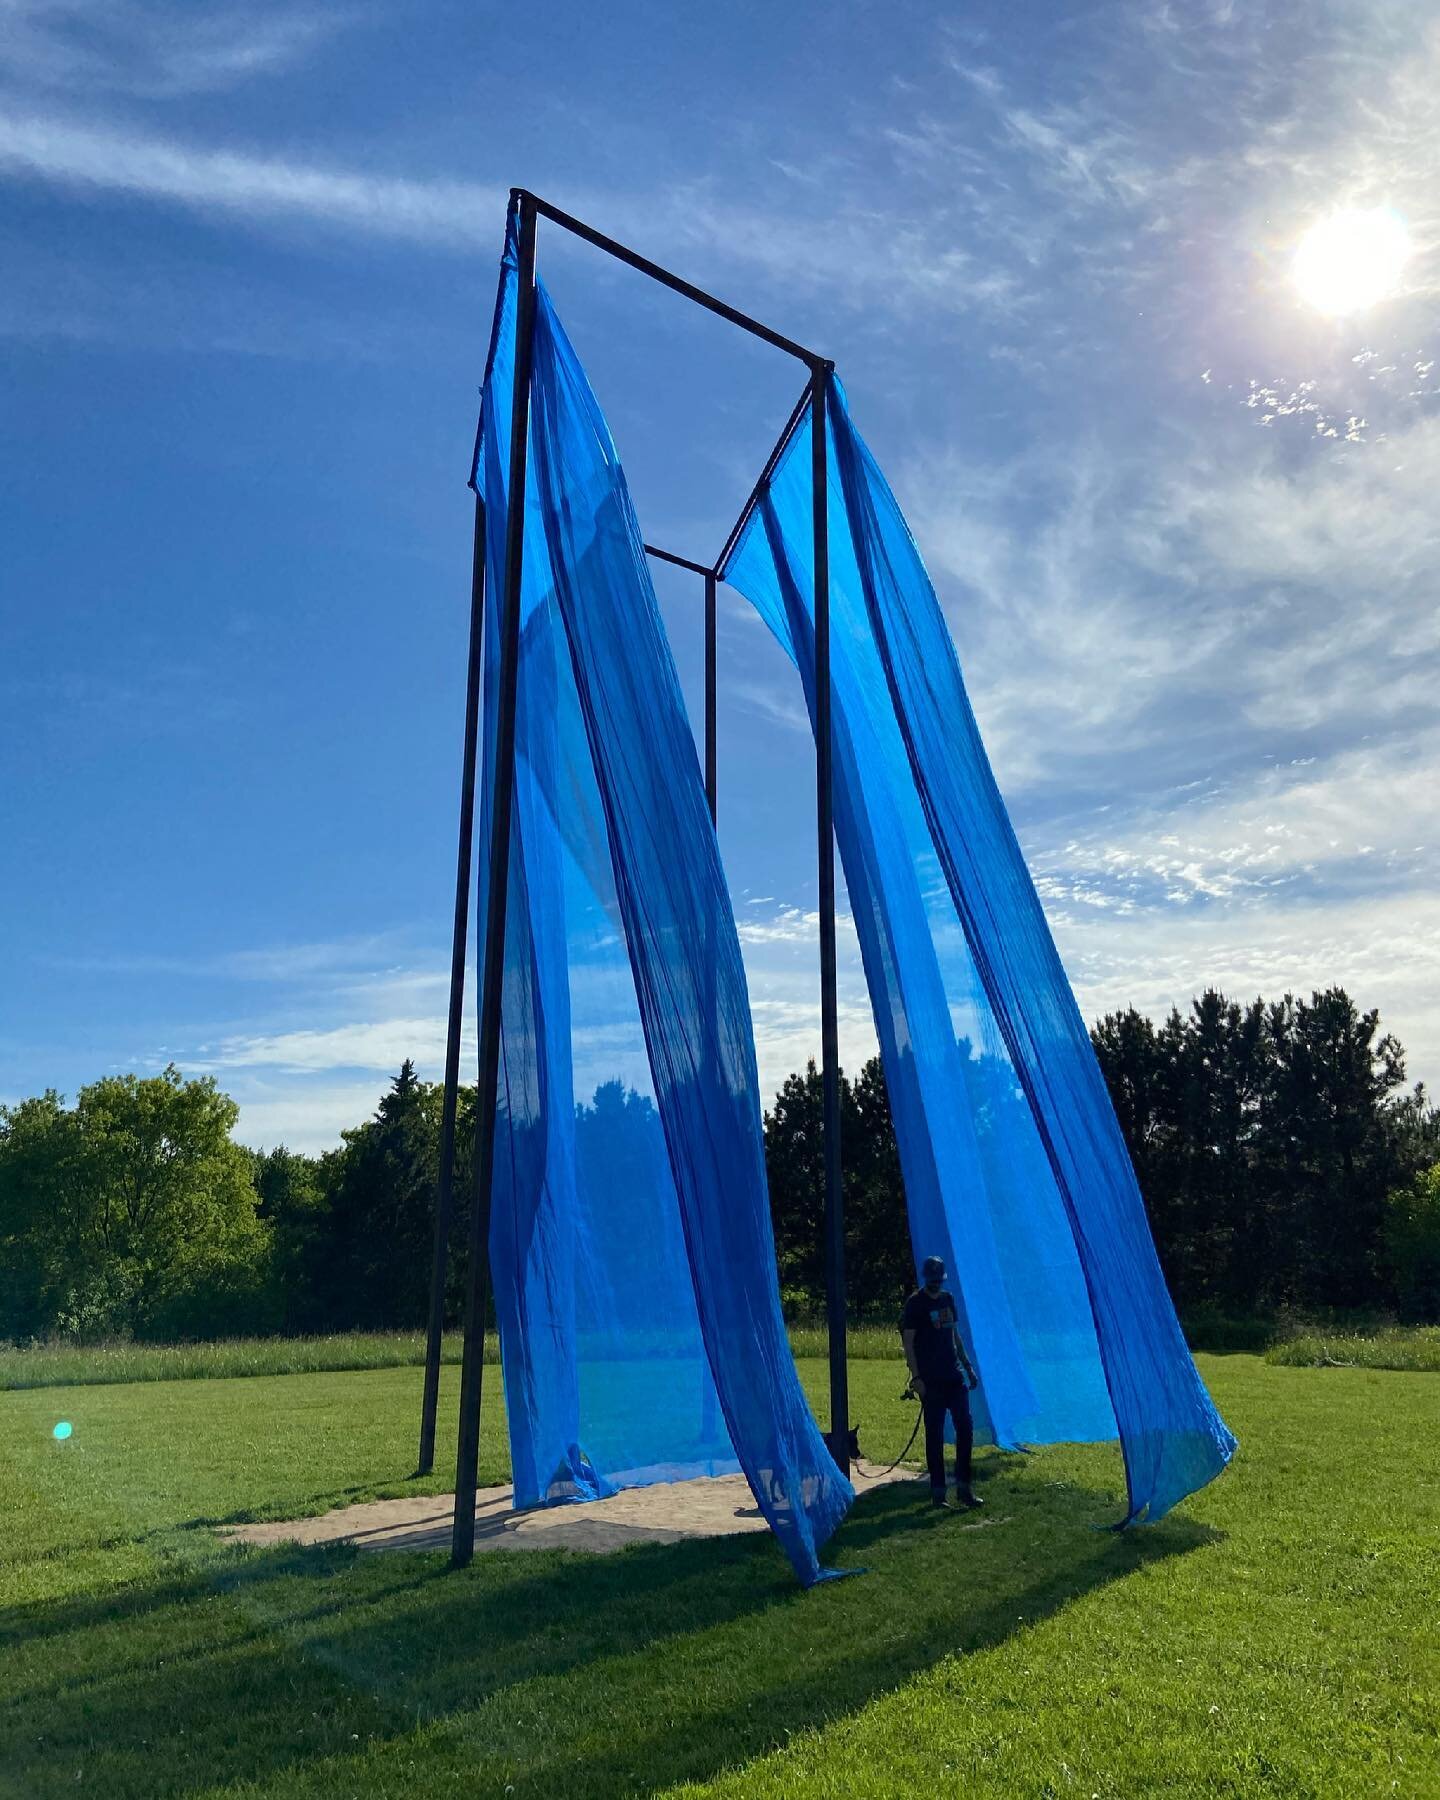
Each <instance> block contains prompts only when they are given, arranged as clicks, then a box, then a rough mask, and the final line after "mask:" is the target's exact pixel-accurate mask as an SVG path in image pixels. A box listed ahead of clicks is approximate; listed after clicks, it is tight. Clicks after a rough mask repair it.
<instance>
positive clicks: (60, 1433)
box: [51, 1419, 75, 1444]
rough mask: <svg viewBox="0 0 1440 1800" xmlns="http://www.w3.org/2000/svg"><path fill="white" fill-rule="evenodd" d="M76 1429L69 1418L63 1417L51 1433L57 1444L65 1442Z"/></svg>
mask: <svg viewBox="0 0 1440 1800" xmlns="http://www.w3.org/2000/svg"><path fill="white" fill-rule="evenodd" d="M74 1429H75V1427H74V1426H73V1425H72V1424H71V1423H70V1421H69V1420H68V1419H62V1420H61V1421H60V1423H59V1424H58V1425H57V1426H56V1427H55V1429H54V1431H53V1432H52V1433H51V1435H52V1437H53V1438H54V1439H55V1442H56V1443H57V1444H63V1443H64V1442H65V1440H66V1439H67V1438H68V1437H69V1436H70V1434H71V1432H72V1431H74Z"/></svg>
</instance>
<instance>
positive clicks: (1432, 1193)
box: [1383, 1163, 1440, 1324]
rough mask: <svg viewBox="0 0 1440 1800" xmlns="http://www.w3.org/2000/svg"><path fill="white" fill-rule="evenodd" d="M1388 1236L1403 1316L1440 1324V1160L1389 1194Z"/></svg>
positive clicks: (1391, 1271) (1387, 1247) (1392, 1276)
mask: <svg viewBox="0 0 1440 1800" xmlns="http://www.w3.org/2000/svg"><path fill="white" fill-rule="evenodd" d="M1383 1235H1384V1249H1385V1263H1386V1269H1387V1273H1388V1275H1389V1277H1390V1280H1391V1283H1392V1284H1393V1288H1394V1294H1395V1299H1396V1303H1397V1305H1398V1306H1399V1309H1400V1312H1401V1315H1402V1317H1404V1318H1405V1319H1406V1320H1408V1321H1410V1322H1411V1323H1413V1324H1440V1163H1436V1164H1435V1165H1434V1166H1433V1167H1432V1168H1429V1169H1426V1170H1424V1171H1423V1173H1421V1174H1419V1175H1417V1176H1416V1177H1415V1179H1414V1180H1413V1181H1411V1182H1408V1183H1407V1184H1406V1185H1405V1186H1404V1187H1401V1188H1397V1189H1396V1190H1395V1192H1394V1193H1392V1194H1391V1195H1390V1198H1389V1202H1388V1204H1387V1206H1386V1209H1385V1227H1384V1234H1383Z"/></svg>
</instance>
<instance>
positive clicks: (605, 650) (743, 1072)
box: [476, 217, 853, 1582]
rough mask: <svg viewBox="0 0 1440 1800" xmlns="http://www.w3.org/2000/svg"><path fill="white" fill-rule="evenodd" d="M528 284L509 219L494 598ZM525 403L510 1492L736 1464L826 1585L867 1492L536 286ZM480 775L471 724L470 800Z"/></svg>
mask: <svg viewBox="0 0 1440 1800" xmlns="http://www.w3.org/2000/svg"><path fill="white" fill-rule="evenodd" d="M515 284H516V251H515V241H514V221H513V217H512V222H511V231H510V233H509V235H508V237H507V252H506V258H505V264H504V269H503V273H502V284H501V296H500V301H499V305H498V307H497V313H496V325H495V332H494V337H493V341H492V346H491V354H490V360H489V366H488V369H487V375H486V383H485V391H484V398H483V404H482V429H481V436H480V442H479V446H478V449H477V463H476V479H477V482H478V484H479V485H480V486H481V489H482V491H483V494H484V497H485V501H486V512H487V556H488V564H487V567H488V582H489V591H490V593H491V594H498V593H499V592H501V581H500V575H501V569H502V566H503V558H504V536H505V513H506V507H505V493H506V473H507V467H508V444H509V434H510V417H511V405H510V400H511V389H512V384H513V359H514V350H513V346H514V290H515ZM531 393H532V398H531V426H530V459H529V474H528V478H527V491H526V533H525V566H524V579H523V584H522V620H521V660H520V672H519V709H518V714H517V720H516V733H517V763H516V793H515V805H514V812H513V815H512V839H511V858H510V890H509V903H508V910H507V919H506V957H505V989H504V998H503V1007H502V1015H503V1017H502V1059H501V1088H500V1095H499V1109H498V1119H497V1143H496V1151H497V1154H496V1174H495V1183H494V1188H493V1193H492V1225H491V1240H490V1248H491V1259H492V1267H493V1274H494V1284H495V1295H496V1308H497V1312H498V1315H499V1323H500V1334H501V1345H502V1360H503V1366H504V1377H505V1392H506V1401H507V1409H508V1413H509V1421H510V1436H511V1451H512V1460H513V1465H514V1471H515V1498H516V1503H517V1504H518V1505H533V1504H536V1503H540V1502H545V1501H556V1500H564V1499H569V1498H579V1497H590V1496H595V1495H600V1494H604V1493H607V1492H609V1491H612V1490H613V1489H614V1488H615V1487H618V1486H623V1485H635V1484H638V1483H643V1482H649V1481H657V1480H671V1479H679V1478H683V1477H686V1476H695V1475H706V1474H715V1473H720V1472H723V1471H726V1470H733V1469H735V1468H737V1467H739V1468H741V1469H743V1470H744V1473H745V1474H746V1476H747V1477H748V1479H749V1482H750V1486H751V1489H752V1491H753V1493H754V1495H755V1499H756V1502H757V1504H758V1505H759V1507H760V1509H761V1511H762V1512H763V1514H764V1516H765V1517H766V1519H767V1520H768V1522H769V1524H770V1526H771V1528H772V1530H773V1531H774V1532H775V1534H776V1536H777V1537H778V1539H779V1540H780V1543H781V1545H782V1547H783V1548H784V1550H785V1552H786V1554H787V1556H788V1557H789V1558H790V1561H791V1563H792V1565H793V1566H794V1568H795V1570H796V1572H797V1574H798V1575H799V1576H800V1578H801V1579H802V1580H803V1581H806V1582H812V1581H814V1580H816V1579H818V1578H820V1576H821V1575H822V1573H823V1571H822V1570H821V1569H820V1566H819V1559H818V1552H819V1548H820V1546H821V1545H822V1544H823V1543H824V1542H825V1540H826V1539H827V1538H828V1537H829V1536H830V1534H831V1533H832V1532H833V1530H834V1528H835V1526H836V1525H837V1524H838V1523H839V1521H840V1519H841V1518H842V1517H843V1516H844V1513H845V1511H846V1509H847V1508H848V1506H849V1505H850V1503H851V1501H852V1499H853V1491H852V1489H851V1487H850V1484H849V1483H848V1482H847V1481H846V1480H845V1479H844V1478H843V1476H842V1475H841V1474H840V1472H839V1470H838V1469H837V1467H836V1465H835V1463H834V1461H833V1459H832V1458H831V1456H830V1454H829V1452H828V1451H827V1449H826V1448H825V1445H824V1442H823V1440H822V1438H821V1436H820V1433H819V1430H818V1428H817V1426H816V1424H815V1421H814V1419H813V1417H812V1415H811V1413H810V1410H809V1407H808V1405H807V1403H806V1401H805V1397H804V1394H803V1392H802V1391H801V1388H800V1384H799V1380H798V1377H797V1375H796V1372H795V1367H794V1363H793V1361H792V1360H791V1357H790V1352H789V1345H788V1341H787V1338H786V1333H785V1326H784V1321H783V1319H782V1317H781V1313H780V1301H779V1290H778V1286H777V1281H776V1274H775V1253H774V1243H773V1239H772V1235H771V1229H770V1214H769V1202H768V1196H767V1192H766V1185H765V1164H764V1147H763V1139H762V1134H761V1116H760V1095H759V1084H758V1078H757V1075H756V1069H755V1054H754V1043H753V1038H752V1034H751V1025H750V1008H749V1000H748V996H747V993H746V987H745V976H744V968H743V965H742V963H741V960H740V947H739V940H738V937H737V934H736V929H735V922H734V916H733V911H732V908H731V904H730V899H729V895H728V892H727V890H726V886H725V880H724V875H723V872H722V870H721V867H720V860H719V852H718V847H717V844H716V841H715V835H714V831H713V829H712V827H711V823H710V818H709V813H708V811H707V810H706V805H705V797H704V788H703V783H702V779H701V775H700V769H699V764H698V760H697V757H696V752H695V746H694V740H693V737H692V735H691V732H690V728H689V724H688V721H687V718H686V715H685V710H684V705H683V701H682V699H681V694H680V687H679V682H678V679H677V676H676V673H675V668H674V665H673V662H672V660H671V656H670V651H669V646H668V644H667V642H666V639H665V635H664V631H663V627H662V626H661V623H660V617H659V611H658V608H657V605H656V602H655V597H654V593H653V591H652V589H651V586H650V578H649V572H648V568H647V566H646V559H645V555H644V551H643V549H642V546H641V537H640V533H639V529H638V526H637V525H636V522H635V516H634V512H633V509H632V507H631V504H630V498H629V494H628V492H627V490H626V486H625V481H624V476H623V475H622V473H621V470H620V465H619V461H618V458H617V457H616V454H615V450H614V446H613V445H612V443H611V441H610V437H609V432H608V429H607V427H606V425H605V421H604V419H603V417H602V416H601V413H600V410H599V407H598V406H597V405H596V402H595V398H594V396H593V394H592V393H591V391H590V388H589V384H588V382H587V381H586V379H585V375H584V372H583V370H582V369H581V367H580V365H579V363H578V361H577V360H576V358H575V355H574V353H573V351H572V350H571V348H570V345H569V344H568V342H567V341H566V339H565V336H564V333H563V331H562V330H561V327H560V325H559V322H558V321H557V319H556V317H555V314H554V311H553V308H552V307H551V304H550V301H549V297H548V295H547V294H546V293H545V292H544V290H543V288H542V289H541V290H540V292H539V294H538V296H537V320H536V331H535V352H534V374H533V380H532V390H531ZM487 612H488V614H489V619H488V621H487V641H486V671H487V685H486V700H487V716H488V717H490V718H492V719H493V716H494V709H493V706H492V705H491V701H492V699H493V693H494V688H495V682H496V664H497V660H498V625H497V622H496V614H497V612H498V608H497V607H495V606H493V605H492V606H491V607H489V608H488V609H487ZM493 783H494V753H493V744H492V743H490V742H488V741H487V744H486V759H485V777H484V795H485V802H484V805H483V807H482V815H483V813H486V812H488V810H489V796H490V795H491V794H492V793H493ZM484 828H485V820H484V818H483V816H482V830H483V829H484ZM481 841H482V842H483V841H485V840H484V839H483V837H482V840H481ZM482 925H483V921H482Z"/></svg>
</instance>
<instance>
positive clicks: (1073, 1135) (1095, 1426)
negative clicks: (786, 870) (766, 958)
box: [723, 378, 1234, 1520]
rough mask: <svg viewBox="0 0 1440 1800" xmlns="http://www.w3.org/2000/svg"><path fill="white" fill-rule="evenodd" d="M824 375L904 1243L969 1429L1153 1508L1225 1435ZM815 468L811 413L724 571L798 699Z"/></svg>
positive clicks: (1067, 1001) (874, 485)
mask: <svg viewBox="0 0 1440 1800" xmlns="http://www.w3.org/2000/svg"><path fill="white" fill-rule="evenodd" d="M829 394H830V398H831V404H830V406H829V407H828V418H829V421H830V429H829V432H828V434H827V461H828V469H829V507H828V518H829V528H830V583H831V587H830V594H831V634H832V647H831V654H832V676H833V681H834V705H835V716H836V772H837V794H836V830H837V836H838V839H839V844H840V851H841V857H842V861H843V864H844V868H845V878H846V883H847V886H848V888H849V891H850V896H851V903H852V907H853V910H854V914H855V923H856V929H857V932H858V935H859V938H860V944H861V951H862V955H863V958H864V962H865V971H866V977H867V980H868V983H869V987H870V993H871V998H872V1002H873V1004H874V1010H875V1020H876V1027H877V1031H878V1034H879V1037H880V1044H881V1054H882V1058H883V1062H884V1067H885V1077H886V1085H887V1088H888V1090H889V1093H890V1099H891V1107H892V1111H893V1113H894V1117H895V1127H896V1136H897V1139H898V1143H899V1149H900V1158H901V1167H902V1171H903V1174H904V1178H905V1188H906V1200H907V1205H908V1208H909V1215H910V1226H911V1240H912V1244H913V1246H914V1250H915V1255H916V1259H917V1262H918V1260H919V1259H920V1258H921V1257H923V1256H924V1255H926V1254H928V1253H929V1252H931V1251H932V1250H934V1251H936V1252H937V1253H938V1254H940V1255H943V1256H945V1257H946V1260H947V1262H948V1263H949V1266H950V1268H951V1271H952V1276H953V1280H952V1286H954V1287H955V1288H956V1289H957V1298H958V1299H959V1300H960V1304H961V1305H962V1307H963V1310H964V1312H965V1315H966V1320H967V1324H968V1328H969V1331H970V1334H971V1339H972V1341H973V1343H974V1346H975V1353H976V1360H977V1363H978V1368H979V1372H980V1378H981V1393H980V1400H981V1403H982V1404H981V1407H980V1412H981V1418H980V1421H979V1422H980V1425H981V1428H982V1430H985V1431H987V1432H988V1434H989V1435H990V1436H992V1437H993V1438H994V1439H996V1440H997V1441H999V1442H1000V1443H1003V1444H1013V1443H1025V1442H1030V1443H1036V1442H1054V1441H1057V1440H1060V1439H1086V1438H1109V1437H1114V1436H1116V1435H1117V1434H1118V1436H1119V1439H1120V1443H1121V1447H1122V1450H1123V1452H1124V1457H1125V1468H1126V1476H1127V1483H1128V1488H1129V1511H1128V1519H1129V1520H1135V1519H1138V1518H1140V1517H1142V1516H1145V1517H1148V1518H1151V1519H1156V1518H1159V1517H1161V1516H1162V1515H1163V1514H1164V1513H1165V1512H1166V1511H1168V1510H1169V1508H1170V1507H1172V1506H1173V1505H1174V1504H1175V1502H1176V1501H1177V1500H1179V1499H1182V1498H1183V1497H1184V1496H1185V1495H1186V1494H1188V1493H1192V1492H1193V1491H1194V1490H1195V1489H1196V1488H1198V1487H1200V1486H1202V1485H1203V1484H1204V1483H1205V1482H1207V1481H1209V1480H1210V1479H1211V1478H1212V1477H1213V1476H1215V1475H1216V1474H1217V1473H1218V1472H1219V1471H1220V1470H1221V1469H1222V1468H1223V1467H1224V1466H1225V1463H1226V1462H1227V1461H1228V1460H1229V1457H1230V1455H1231V1453H1232V1451H1233V1449H1234V1439H1233V1438H1232V1437H1231V1435H1230V1433H1229V1432H1228V1431H1227V1430H1226V1428H1225V1426H1224V1424H1223V1423H1222V1421H1221V1419H1220V1417H1219V1415H1218V1413H1217V1412H1216V1410H1215V1408H1214V1406H1213V1404H1212V1403H1211V1400H1210V1397H1209V1395H1208V1394H1207V1393H1206V1391H1205V1388H1204V1386H1203V1384H1202V1383H1201V1381H1200V1377H1199V1375H1198V1373H1197V1371H1196V1369H1195V1365H1194V1362H1193V1361H1192V1359H1191V1357H1190V1353H1189V1351H1188V1349H1187V1348H1186V1346H1185V1342H1184V1340H1183V1338H1182V1336H1181V1333H1180V1328H1179V1325H1178V1323H1177V1321H1176V1318H1175V1312H1174V1308H1173V1307H1172V1305H1171V1302H1170V1297H1169V1294H1168V1292H1167V1291H1166V1288H1165V1283H1164V1279H1163V1277H1162V1275H1161V1272H1160V1265H1159V1262H1158V1260H1157V1258H1156V1255H1155V1250H1154V1245H1153V1243H1152V1240H1151V1237H1150V1231H1149V1226H1148V1223H1147V1221H1146V1218H1145V1212H1144V1207H1143V1205H1142V1202H1141V1199H1140V1194H1139V1190H1138V1188H1137V1186H1136V1183H1135V1177H1134V1173H1133V1171H1132V1169H1131V1166H1130V1160H1129V1156H1128V1154H1127V1152H1126V1149H1125V1145H1124V1142H1123V1140H1122V1138H1121V1136H1120V1131H1119V1127H1118V1125H1117V1124H1116V1121H1115V1115H1114V1112H1113V1110H1112V1108H1111V1105H1110V1100H1109V1096H1108V1094H1107V1093H1106V1090H1105V1085H1104V1080H1103V1078H1102V1076H1101V1074H1100V1070H1099V1066H1098V1064H1097V1062H1096V1060H1095V1056H1094V1052H1093V1050H1092V1049H1091V1045H1090V1040H1089V1035H1088V1033H1087V1032H1086V1029H1085V1025H1084V1021H1083V1020H1082V1019H1081V1017H1080V1013H1079V1009H1078V1008H1077V1007H1076V1005H1075V1001H1074V997H1073V996H1072V994H1071V992H1070V986H1069V983H1068V982H1067V980H1066V978H1065V972H1064V970H1063V968H1062V967H1061V964H1060V959H1059V957H1058V955H1057V953H1056V950H1055V946H1054V943H1053V941H1052V939H1051V937H1050V932H1049V928H1048V926H1047V924H1046V921H1045V916H1044V913H1043V911H1042V909H1041V906H1040V901H1039V898H1038V896H1037V895H1036V892H1035V888H1034V885H1033V883H1032V882H1031V880H1030V876H1029V872H1028V870H1027V869H1026V866H1025V861H1024V858H1023V857H1022V855H1021V853H1020V848H1019V845H1018V843H1017V842H1016V839H1015V835H1014V832H1013V831H1012V829H1011V826H1010V821H1009V817H1008V815H1007V814H1006V811H1005V806H1004V802H1003V801H1002V800H1001V798H1000V794H999V790H998V789H997V787H996V785H995V781H994V777H993V775H992V774H991V771H990V765H989V761H988V759H987V757H986V755H985V749H984V746H983V744H982V743H981V741H980V734H979V731H978V729H977V727H976V724H975V719H974V715H973V714H972V712H971V710H970V705H969V700H968V698H967V696H966V693H965V688H964V684H963V682H962V680H961V676H960V669H959V665H958V663H957V661H956V658H955V651H954V647H953V645H952V643H951V641H950V635H949V632H948V630H947V629H946V625H945V621H944V617H943V615H942V613H941V611H940V606H939V603H938V601H937V599H936V597H935V593H934V590H933V588H932V587H931V585H930V581H929V578H928V576H927V575H926V573H925V569H924V565H923V563H922V562H921V560H920V556H919V552H918V551H917V550H916V548H915V544H914V541H913V540H912V538H911V536H910V533H909V530H908V528H907V527H906V524H905V521H904V518H903V517H902V516H901V513H900V510H899V507H898V506H897V505H896V502H895V498H894V495H893V494H892V493H891V491H890V488H889V486H888V485H887V483H886V481H885V478H884V476H883V475H882V474H881V472H880V470H879V468H878V466H877V465H876V463H875V461H874V459H873V458H872V457H871V455H870V453H869V451H868V450H867V449H866V447H865V445H864V443H863V442H862V440H861V439H860V437H859V434H858V433H857V432H856V431H855V428H854V424H853V422H852V420H851V418H850V413H849V409H848V406H847V404H846V400H845V394H844V389H843V388H842V386H841V384H840V383H839V382H838V381H836V380H834V379H833V378H832V379H831V380H830V383H829ZM810 466H811V452H810V427H809V422H808V420H807V421H806V422H805V423H804V424H803V425H802V426H801V428H800V429H799V430H798V431H797V432H796V434H795V436H794V437H793V438H792V439H791V441H790V444H789V445H788V447H787V449H786V452H785V454H784V456H783V457H782V459H781V461H780V464H779V466H778V467H777V469H776V472H775V475H774V478H773V480H772V482H771V484H770V487H769V491H768V493H767V494H766V495H765V497H764V500H763V502H762V504H761V506H760V507H759V508H758V509H757V511H756V513H755V514H754V516H753V517H752V519H751V520H750V522H749V524H748V525H747V527H746V529H745V531H744V532H743V533H742V535H741V537H740V539H739V541H738V543H737V544H736V546H735V549H734V551H733V552H732V554H731V557H730V560H729V563H728V566H727V567H726V569H725V570H724V571H723V574H724V576H725V578H726V579H727V580H728V581H730V582H732V583H733V584H734V585H735V586H737V587H738V588H740V590H741V591H742V592H744V593H745V594H746V595H747V596H748V597H749V598H750V599H751V601H752V602H753V603H754V605H755V606H756V607H757V609H758V610H759V611H760V613H761V614H762V616H763V617H764V618H765V620H766V621H767V623H768V624H769V625H770V628H771V630H772V631H773V632H774V633H775V635H776V637H777V638H778V639H779V641H780V642H781V644H782V645H783V646H784V647H785V648H786V650H787V651H788V652H789V653H790V655H791V656H792V658H793V659H794V660H795V661H796V663H797V664H798V666H799V670H800V673H801V676H802V679H803V680H804V683H805V688H806V693H807V697H808V698H809V699H810V702H811V708H812V716H813V694H812V692H811V689H812V684H813V665H814V652H813V608H812V600H813V595H812V587H813V580H812V576H813V569H812V560H811V558H812V537H811V486H810ZM967 1100H968V1104H967Z"/></svg>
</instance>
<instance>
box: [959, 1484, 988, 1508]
mask: <svg viewBox="0 0 1440 1800" xmlns="http://www.w3.org/2000/svg"><path fill="white" fill-rule="evenodd" d="M955 1498H956V1499H957V1500H958V1501H959V1502H960V1504H961V1505H962V1506H963V1507H964V1508H965V1510H966V1512H975V1511H977V1510H978V1509H979V1508H980V1507H982V1506H983V1505H984V1504H985V1502H984V1501H983V1500H982V1499H981V1498H980V1496H979V1495H978V1494H977V1493H975V1492H974V1491H973V1489H971V1488H969V1487H959V1486H957V1487H956V1489H955Z"/></svg>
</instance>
